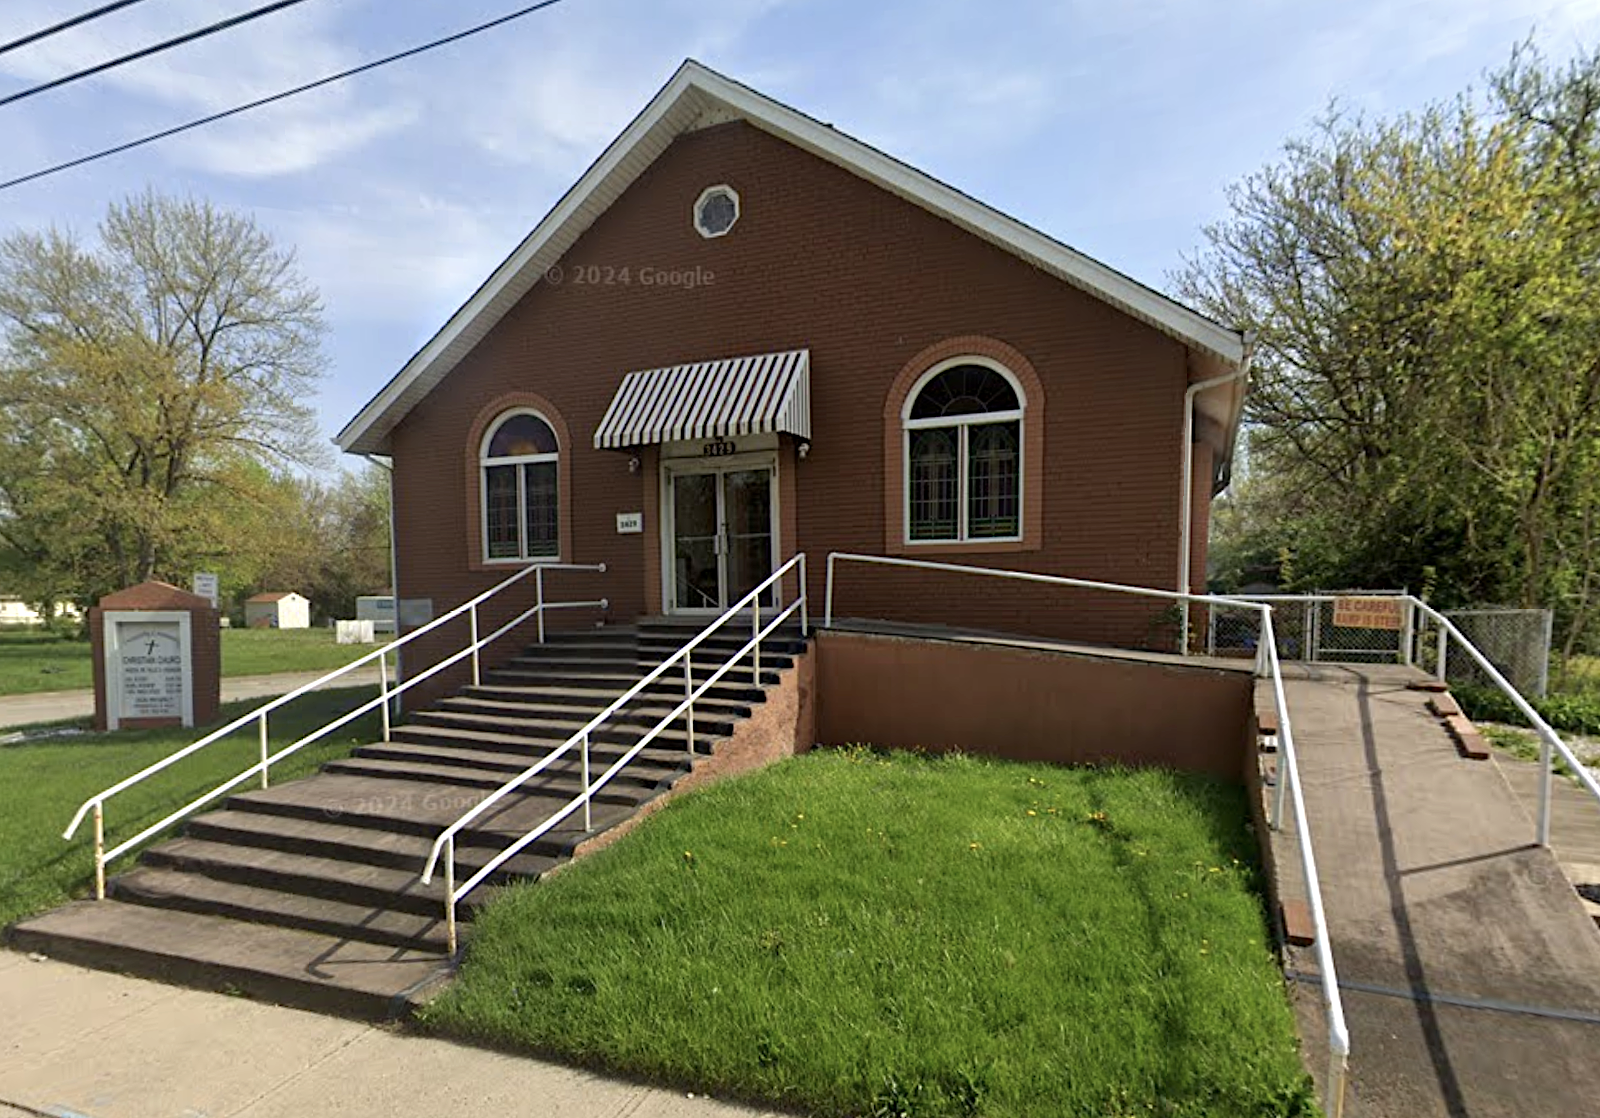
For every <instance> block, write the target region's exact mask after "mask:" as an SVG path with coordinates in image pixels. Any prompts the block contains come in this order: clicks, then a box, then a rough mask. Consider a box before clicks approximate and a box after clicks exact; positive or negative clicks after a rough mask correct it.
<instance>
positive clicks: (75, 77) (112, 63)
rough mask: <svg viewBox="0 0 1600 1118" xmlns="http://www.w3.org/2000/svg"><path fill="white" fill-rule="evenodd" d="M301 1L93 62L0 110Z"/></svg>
mask: <svg viewBox="0 0 1600 1118" xmlns="http://www.w3.org/2000/svg"><path fill="white" fill-rule="evenodd" d="M305 2H306V0H274V2H273V3H271V4H263V5H262V6H261V7H259V8H252V9H251V10H250V11H248V12H240V13H239V14H238V15H235V16H229V17H228V18H227V19H219V20H218V21H217V22H216V23H212V24H208V25H207V26H205V27H197V28H195V29H194V30H193V31H186V32H184V33H183V34H182V35H175V36H173V37H172V38H170V39H164V40H162V41H161V42H159V43H152V44H151V45H150V46H147V47H140V48H139V49H138V50H136V51H131V52H129V53H128V54H124V55H121V56H120V57H117V58H111V59H107V60H106V61H105V62H97V63H96V64H95V65H93V66H88V67H85V68H84V69H82V70H76V71H74V72H72V73H70V74H65V75H63V76H61V77H59V78H51V79H50V80H49V81H47V82H40V83H39V84H38V85H34V86H29V87H28V88H27V89H22V90H18V91H17V92H16V93H10V94H7V95H6V96H4V97H0V108H4V107H5V106H7V105H12V104H15V103H16V102H18V101H23V100H26V99H27V98H29V97H37V96H38V95H39V94H41V93H48V92H50V90H52V89H60V88H61V87H62V86H64V85H71V84H72V83H73V82H80V81H82V80H83V79H84V78H92V77H94V76H95V75H96V74H103V73H105V72H106V71H107V70H115V69H117V68H118V67H119V66H126V65H127V64H128V63H130V62H138V61H139V60H140V59H141V58H149V57H151V56H152V55H157V54H162V53H164V52H166V51H169V50H175V49H176V48H178V47H182V46H187V45H188V44H190V43H194V42H198V41H199V40H201V39H205V38H209V37H210V36H212V35H217V34H220V33H222V32H223V31H229V30H232V29H233V28H235V27H239V26H242V25H243V24H246V23H251V22H253V21H255V20H258V19H261V18H262V17H264V16H270V15H272V14H273V13H274V12H281V11H283V9H285V8H292V7H294V6H295V5H296V4H304V3H305Z"/></svg>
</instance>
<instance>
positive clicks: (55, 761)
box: [0, 688, 377, 927]
mask: <svg viewBox="0 0 1600 1118" xmlns="http://www.w3.org/2000/svg"><path fill="white" fill-rule="evenodd" d="M374 692H375V689H374V688H347V689H344V690H332V691H318V692H314V693H312V694H310V695H307V696H306V697H305V698H303V699H299V700H296V701H295V702H293V703H290V704H289V705H288V706H287V707H286V708H285V709H284V710H283V712H282V713H281V714H279V715H276V716H274V718H273V719H272V720H271V721H270V722H269V726H270V728H271V730H272V741H273V744H274V745H275V746H284V745H288V744H290V743H291V742H292V741H294V740H295V739H296V738H298V737H300V736H301V735H303V734H305V733H306V732H308V731H310V730H313V729H315V728H316V727H318V726H320V725H323V724H324V723H326V722H328V721H329V720H330V719H331V718H333V717H334V716H335V715H337V714H339V713H342V712H344V711H347V710H349V709H351V708H352V707H354V706H355V705H356V704H357V703H359V702H361V701H362V700H365V699H367V698H369V697H371V695H372V694H373V693H374ZM254 705H257V704H254V703H230V704H228V705H227V706H225V707H224V708H223V720H224V721H226V720H230V719H233V718H236V717H238V716H239V715H241V714H243V713H245V712H246V711H247V710H249V709H251V708H252V707H253V706H254ZM219 724H220V723H219ZM203 732H204V731H203V730H198V731H197V730H138V731H128V732H125V733H115V734H86V735H83V736H80V737H68V738H58V739H53V740H47V741H36V742H31V743H20V744H16V745H0V788H3V789H5V790H6V794H5V803H6V807H5V810H4V811H0V927H4V926H5V925H7V924H10V923H12V922H13V921H16V920H18V919H20V918H22V917H24V916H27V915H29V914H31V913H35V912H39V911H41V910H43V909H47V908H53V907H54V906H56V905H58V904H61V903H63V902H65V901H67V900H70V899H72V898H73V897H77V896H82V895H85V894H86V893H88V892H89V891H90V890H91V889H92V888H93V882H94V857H93V832H92V829H91V827H90V824H89V822H88V821H87V820H86V821H85V824H84V826H83V827H82V828H80V829H79V831H78V834H77V836H76V837H75V838H74V839H73V840H72V841H71V842H68V841H65V840H63V839H62V837H61V832H62V831H63V830H65V829H66V826H67V824H68V823H69V822H70V821H71V819H72V814H73V812H75V811H77V810H78V805H79V804H81V803H82V802H83V801H84V800H86V799H87V798H88V797H90V796H92V795H94V794H95V793H96V792H99V791H101V790H102V789H104V788H107V787H109V786H110V785H112V784H115V783H116V782H117V781H119V780H121V779H122V778H123V777H126V776H130V775H132V774H133V773H135V772H138V771H139V770H140V769H142V768H144V767H145V766H146V765H149V764H152V763H153V762H155V761H158V760H160V759H161V758H162V757H164V756H166V755H167V754H169V753H171V752H173V751H174V750H176V749H179V748H181V747H182V746H185V745H187V744H189V743H190V742H192V741H194V740H196V738H198V737H199V736H200V734H202V733H203ZM376 734H377V715H376V714H372V715H368V716H365V717H363V718H360V719H357V720H356V721H355V722H352V723H351V724H350V725H348V726H346V727H344V728H343V729H342V730H340V731H339V732H338V733H335V734H332V735H330V736H329V737H328V738H325V739H323V740H322V741H319V742H316V743H314V744H312V745H309V746H306V747H305V748H304V749H302V750H301V751H300V752H299V753H297V754H295V755H294V756H292V757H290V758H288V759H287V760H286V761H284V762H283V763H282V764H281V765H275V766H273V769H272V779H273V781H274V782H282V781H284V780H289V779H292V778H293V777H296V776H304V775H305V774H307V773H309V772H311V771H313V770H314V769H315V768H316V767H317V766H318V765H320V764H322V763H323V762H324V761H328V760H332V759H333V758H334V757H337V756H341V755H343V754H344V753H346V752H348V751H349V749H350V747H351V745H352V744H353V743H356V742H365V741H371V740H373V738H374V737H375V735H376ZM259 750H260V744H259V741H258V739H257V738H256V732H255V729H254V727H253V726H252V727H250V728H248V729H246V730H245V731H243V732H241V733H238V734H234V735H231V736H229V737H227V738H225V739H223V740H222V741H219V742H216V743H215V744H213V745H211V746H208V747H207V748H206V749H203V750H201V751H200V752H199V753H197V754H195V755H194V756H192V757H188V758H185V759H184V760H182V761H179V762H178V763H177V764H175V765H173V766H172V767H171V768H170V769H167V770H166V771H164V772H162V773H159V774H157V775H156V776H153V777H151V778H150V779H149V780H147V781H145V782H143V783H141V784H138V785H136V786H134V787H133V788H130V789H129V790H128V791H126V792H123V793H121V794H120V795H118V796H115V797H113V798H112V799H111V800H110V801H108V802H107V804H106V845H107V846H108V847H109V846H112V845H115V844H116V843H118V842H120V841H122V839H124V838H127V837H129V836H131V835H134V834H136V833H138V832H139V831H140V830H142V829H143V828H145V827H147V826H149V825H150V824H151V823H154V822H155V821H156V820H158V819H160V818H162V817H163V816H164V815H166V814H168V813H169V812H171V811H173V810H174V809H176V808H178V807H181V806H182V805H183V804H185V803H187V802H188V801H189V800H191V799H193V798H194V797H195V796H198V795H200V794H201V793H203V792H206V791H208V790H210V789H211V788H214V787H216V786H217V785H218V784H220V783H222V782H223V781H224V780H226V779H228V778H229V777H232V776H234V775H236V774H238V773H240V772H243V771H244V770H245V769H246V768H248V767H249V766H250V765H251V764H252V763H254V761H255V760H256V759H257V757H258V756H259ZM252 786H253V785H247V786H246V789H248V787H252ZM114 868H115V867H114Z"/></svg>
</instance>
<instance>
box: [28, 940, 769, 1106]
mask: <svg viewBox="0 0 1600 1118" xmlns="http://www.w3.org/2000/svg"><path fill="white" fill-rule="evenodd" d="M0 1021H4V1022H5V1025H4V1026H3V1028H0V1118H15V1116H17V1115H29V1116H30V1118H31V1116H36V1115H41V1114H43V1115H70V1116H72V1118H182V1116H190V1118H194V1116H200V1115H205V1116H209V1118H225V1116H234V1115H238V1116H240V1118H304V1116H305V1115H309V1114H318V1115H321V1114H326V1115H352V1116H361V1118H364V1116H366V1115H376V1114H382V1115H387V1116H389V1118H442V1116H447V1115H455V1114H462V1115H465V1114H474V1115H477V1114H538V1115H541V1116H544V1115H550V1116H553V1118H624V1116H626V1118H755V1116H757V1115H761V1114H763V1113H765V1112H763V1111H757V1110H751V1109H748V1108H746V1107H742V1106H735V1105H730V1104H726V1103H721V1102H716V1101H713V1100H710V1099H705V1098H691V1097H689V1096H688V1095H686V1094H684V1093H683V1092H680V1091H668V1090H663V1089H660V1088H655V1087H646V1086H642V1085H640V1084H637V1083H625V1082H620V1081H617V1080H612V1079H605V1078H602V1077H600V1076H597V1075H593V1074H590V1073H588V1072H583V1071H577V1070H574V1069H572V1068H566V1067H561V1066H558V1065H555V1064H549V1063H544V1062H541V1061H538V1060H533V1059H524V1058H521V1057H515V1056H506V1055H501V1054H498V1053H494V1052H488V1051H484V1050H481V1049H477V1048H469V1047H463V1046H460V1045H456V1044H451V1043H449V1042H448V1041H442V1040H433V1039H428V1038H423V1037H417V1036H410V1035H406V1034H403V1033H397V1032H394V1031H392V1030H388V1029H383V1028H375V1027H373V1026H370V1025H361V1024H356V1023H353V1022H350V1021H344V1020H339V1019H337V1018H332V1017H322V1016H319V1015H317V1014H313V1013H303V1012H301V1011H299V1010H293V1009H282V1008H280V1007H277V1006H271V1005H264V1004H262V1003H260V1002H253V1001H247V1000H245V999H243V998H230V997H226V996H224V995H221V994H207V993H201V992H198V991H194V990H184V989H178V988H176V987H172V986H164V985H160V984H158V983H154V982H145V981H141V980H138V979H132V978H123V977H120V976H118V975H113V974H106V973H102V972H99V971H88V970H81V969H79V968H77V967H73V966H68V965H66V964H64V963H57V962H50V961H44V962H35V961H33V960H32V959H30V958H29V957H28V956H26V955H21V954H18V953H16V952H10V951H0Z"/></svg>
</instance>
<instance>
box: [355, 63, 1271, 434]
mask: <svg viewBox="0 0 1600 1118" xmlns="http://www.w3.org/2000/svg"><path fill="white" fill-rule="evenodd" d="M696 93H698V94H699V95H700V96H699V97H698V98H696V100H698V101H701V102H702V105H701V108H704V107H705V105H704V102H706V101H709V102H710V103H711V104H712V105H716V104H717V103H720V105H721V106H725V107H726V108H727V109H730V110H731V111H732V114H733V116H734V117H735V118H743V119H745V120H747V121H749V122H750V123H751V124H752V125H754V126H755V127H758V128H761V129H763V130H764V131H767V132H770V133H772V134H773V135H775V136H778V137H780V138H781V139H784V140H787V141H788V142H790V143H793V144H795V145H796V146H798V147H801V148H803V149H805V150H807V151H810V152H812V153H813V154H815V155H817V156H819V157H820V158H824V159H827V160H828V161H830V162H832V163H835V164H838V165H840V166H842V167H844V168H845V169H847V170H849V171H851V172H852V173H854V174H856V175H858V176H860V177H861V178H863V179H866V180H867V181H869V182H872V183H874V184H876V185H878V186H881V187H882V188H884V189H886V190H889V191H892V192H893V193H895V194H897V195H899V196H901V197H903V198H905V199H907V200H908V201H911V202H913V203H914V204H916V205H919V206H921V207H922V208H924V209H926V210H928V211H929V212H931V213H933V214H935V215H936V216H940V217H943V218H945V219H946V220H948V221H951V222H952V223H954V224H956V225H957V226H960V227H962V228H964V229H967V230H968V231H970V232H972V233H974V234H976V235H978V236H981V237H983V238H984V239H985V240H988V241H990V242H991V243H993V244H995V245H997V246H999V247H1001V248H1003V249H1005V250H1007V251H1009V252H1011V253H1013V254H1014V255H1016V256H1018V257H1021V258H1022V259H1024V260H1027V261H1028V262H1029V263H1031V264H1033V265H1034V266H1035V267H1038V268H1041V269H1043V270H1044V271H1046V272H1049V273H1051V274H1053V275H1055V276H1057V277H1059V278H1061V279H1063V280H1064V281H1066V282H1068V283H1071V284H1073V285H1074V286H1076V287H1079V288H1080V289H1082V290H1084V291H1086V292H1088V293H1089V294H1091V295H1093V296H1095V297H1097V298H1099V299H1101V300H1103V301H1105V302H1107V303H1110V304H1111V305H1113V306H1115V307H1118V308H1119V309H1121V310H1123V311H1125V312H1127V313H1129V314H1131V315H1133V316H1134V317H1136V318H1139V319H1140V320H1142V321H1144V322H1147V323H1149V324H1150V325H1152V326H1154V327H1156V328H1157V329H1160V330H1162V331H1163V332H1165V333H1167V334H1169V335H1171V336H1173V337H1175V338H1177V339H1178V340H1180V341H1182V342H1184V343H1185V344H1188V345H1192V346H1195V347H1197V348H1199V349H1201V350H1204V351H1206V352H1208V353H1211V354H1213V355H1215V356H1216V357H1218V358H1220V359H1221V360H1223V361H1224V362H1226V363H1228V364H1230V365H1233V366H1237V365H1238V364H1240V363H1241V362H1242V361H1243V360H1244V339H1243V336H1242V335H1241V334H1239V333H1238V332H1237V331H1234V330H1230V329H1228V328H1227V327H1225V326H1222V325H1221V324H1219V323H1216V322H1213V321H1212V320H1211V319H1209V318H1206V317H1205V316H1204V315H1202V314H1199V313H1198V312H1196V311H1194V310H1191V309H1190V308H1188V307H1186V306H1184V305H1183V304H1181V303H1178V302H1177V301H1175V300H1173V299H1169V298H1167V297H1166V296H1165V295H1162V294H1161V293H1160V292H1158V291H1155V290H1153V289H1152V288H1149V287H1146V286H1144V285H1143V284H1141V283H1139V282H1138V281H1137V280H1134V279H1132V278H1130V277H1128V276H1125V275H1123V274H1122V273H1121V272H1118V271H1116V270H1115V269H1113V268H1110V267H1107V266H1106V265H1104V264H1102V263H1100V262H1099V261H1097V260H1094V259H1092V258H1090V257H1088V256H1085V255H1083V254H1082V253H1080V252H1078V251H1077V250H1075V249H1073V248H1070V247H1068V246H1067V245H1064V244H1062V243H1061V242H1060V241H1057V240H1054V239H1053V238H1051V237H1048V236H1046V235H1045V234H1043V233H1041V232H1039V231H1038V230H1037V229H1034V228H1032V227H1031V226H1028V225H1025V224H1023V223H1022V222H1020V221H1017V220H1016V219H1015V218H1012V217H1009V216H1007V215H1006V214H1003V213H1001V212H1000V211H998V210H996V209H994V208H992V207H990V206H986V205H984V204H983V203H981V202H979V201H977V200H976V199H974V198H972V197H970V196H969V195H966V194H963V193H962V192H960V191H959V190H956V189H955V188H953V187H951V186H948V185H946V184H945V183H942V182H940V181H939V180H937V179H935V178H932V177H931V176H929V175H927V174H925V173H923V172H921V171H918V170H917V169H916V168H914V167H911V166H910V165H908V164H906V163H902V162H901V161H900V160H898V159H895V158H894V157H892V156H890V155H887V154H885V153H884V152H881V151H879V150H878V149H877V148H874V147H872V146H870V145H868V144H865V143H863V142H861V141H860V140H857V139H854V138H853V137H850V136H847V135H845V134H844V133H842V132H839V131H838V130H836V129H834V128H832V127H830V126H829V125H826V124H823V123H822V122H821V121H818V120H815V119H813V118H811V117H809V116H806V115H805V114H804V113H801V112H799V111H797V110H795V109H792V108H790V107H789V106H787V105H783V104H781V103H779V102H777V101H774V100H772V99H771V98H770V97H767V96H765V95H764V94H761V93H758V92H756V91H755V90H753V89H751V88H749V87H748V86H744V85H741V84H739V83H738V82H735V81H733V80H731V79H729V78H726V77H724V76H722V75H721V74H718V73H717V72H715V71H714V70H709V69H707V68H706V67H704V66H702V65H701V64H700V63H698V62H695V61H693V60H692V59H691V60H688V61H686V62H684V63H683V65H682V66H680V67H679V68H678V71H677V73H675V74H674V75H673V76H672V79H671V80H670V81H668V82H667V84H666V85H665V86H663V87H662V89H661V91H660V92H659V93H657V94H656V95H655V97H654V98H652V99H651V101H650V103H649V104H648V105H647V106H645V108H644V110H643V111H642V112H641V113H640V114H639V115H638V116H637V117H635V118H634V119H633V121H632V123H630V124H629V125H628V127H627V128H626V129H624V130H623V132H622V134H621V135H619V136H618V137H617V138H616V139H615V140H613V141H612V142H611V144H610V146H608V147H607V148H606V150H605V151H604V152H603V153H602V154H601V156H600V158H599V159H597V160H595V162H594V163H593V164H592V165H591V166H590V167H589V169H588V170H587V171H586V172H584V174H583V176H582V177H581V178H580V179H579V180H578V181H577V182H576V183H574V184H573V186H572V188H571V189H570V190H568V191H567V193H566V194H564V195H563V196H562V198H561V200H560V201H559V202H557V203H556V205H555V207H554V208H553V209H552V210H551V211H550V212H549V213H548V214H547V215H546V216H545V218H544V220H542V221H540V222H539V224H538V225H537V226H536V227H535V228H534V230H533V232H531V233H530V234H528V236H527V237H526V238H525V239H524V240H523V242H522V243H521V244H520V245H519V246H517V249H516V251H514V252H513V253H512V254H511V255H510V256H509V257H507V258H506V259H505V261H503V262H502V263H501V265H500V266H499V267H498V268H496V269H495V270H494V272H493V273H492V274H491V275H490V276H489V278H488V279H487V280H485V281H484V283H483V285H482V286H481V287H479V288H478V290H477V291H476V292H475V293H474V294H473V296H472V298H471V299H469V300H468V301H467V302H466V303H465V304H464V305H463V306H462V307H461V309H460V310H458V311H456V313H455V314H454V315H452V316H451V317H450V320H449V322H447V323H446V324H445V326H444V327H443V329H441V330H440V331H439V333H438V334H436V335H435V336H434V337H433V338H432V340H430V341H429V342H428V343H427V344H426V345H425V346H423V347H422V349H420V350H419V351H417V353H416V355H415V356H413V357H412V358H411V360H410V361H408V362H406V365H405V367H404V368H402V369H401V370H400V372H399V373H397V374H396V375H395V377H394V379H392V380H391V381H390V382H389V383H388V384H387V385H385V386H384V387H383V389H382V390H381V391H380V392H379V393H378V394H377V395H376V396H375V397H373V399H372V400H371V402H369V403H368V404H367V405H366V407H364V408H362V409H361V411H360V412H359V413H358V414H357V415H356V417H355V418H354V419H352V420H351V421H350V422H349V423H348V424H346V425H345V428H344V429H343V430H342V431H340V432H339V434H338V435H337V436H336V437H335V439H334V441H335V442H336V443H337V444H338V445H339V447H340V448H341V449H343V450H345V451H347V452H351V453H366V454H373V453H387V452H388V450H389V447H388V444H387V440H388V434H389V432H390V431H391V430H392V429H393V428H394V426H395V425H396V424H397V423H398V422H399V421H400V420H401V419H402V418H403V417H404V415H405V413H406V412H407V411H409V410H410V408H411V406H413V405H414V404H415V403H416V402H418V401H419V400H420V399H421V398H422V396H424V395H426V394H427V392H429V391H430V390H431V389H432V388H433V387H434V385H435V384H437V383H438V382H439V380H441V379H442V378H443V377H444V375H445V374H446V373H448V371H449V370H450V368H452V367H453V366H454V365H455V363H456V361H458V360H460V358H461V357H463V356H465V352H466V350H468V349H470V348H471V346H473V345H476V344H477V342H478V341H479V340H481V339H482V337H483V336H484V335H485V334H487V333H488V331H489V330H490V329H491V328H492V327H493V325H494V324H495V323H496V322H498V321H499V320H500V318H501V316H502V315H504V314H505V313H506V311H508V310H509V309H510V306H511V304H512V303H514V302H515V300H516V299H519V298H521V297H522V296H523V295H524V294H526V292H527V291H528V290H529V289H531V288H532V287H533V286H534V284H535V283H537V282H538V276H539V275H540V274H542V270H543V268H544V267H548V266H549V264H551V263H554V260H546V261H541V260H540V255H541V253H543V252H544V251H545V250H546V249H547V248H548V247H549V246H550V245H551V242H552V241H555V240H558V239H561V240H565V241H566V243H567V244H570V243H571V241H572V240H574V239H576V237H577V235H578V233H581V232H582V229H583V228H587V226H588V224H589V223H592V222H593V220H594V219H595V217H597V216H598V213H589V214H587V220H584V217H585V215H584V210H585V207H587V206H588V204H589V203H590V201H591V199H592V197H593V196H594V195H595V194H596V193H597V192H598V191H601V190H602V189H604V188H606V187H608V186H609V187H610V188H611V190H612V191H613V192H614V193H615V194H620V193H621V192H622V190H624V189H626V186H627V185H628V184H631V182H632V181H633V179H634V178H636V177H637V175H638V173H639V172H640V171H642V170H643V168H642V167H641V168H633V169H630V170H624V169H623V165H624V164H625V163H626V162H627V160H628V158H629V157H630V156H631V155H632V154H633V153H634V151H635V150H636V149H637V148H638V147H639V146H640V145H641V144H643V143H645V142H646V141H647V140H650V139H651V138H652V137H653V134H655V133H658V132H659V133H662V135H660V136H656V137H654V138H656V139H657V140H658V142H660V144H661V147H662V148H663V150H664V149H665V147H666V144H667V143H669V142H670V141H671V139H672V138H673V137H675V136H677V135H678V134H680V133H682V132H684V131H686V130H688V128H689V127H691V126H692V125H693V124H694V122H695V121H696V120H697V119H698V118H699V116H700V115H701V114H700V112H699V111H698V110H693V109H691V108H689V107H687V106H686V107H685V112H684V113H683V114H681V118H680V119H676V120H669V119H668V118H669V116H671V114H672V113H673V110H675V109H678V108H679V107H680V104H682V103H683V102H684V101H685V99H686V98H688V97H690V96H691V95H692V94H696ZM613 179H616V180H617V181H613ZM607 204H608V205H609V203H607ZM574 225H576V226H578V227H577V228H576V229H575V230H574V229H570V228H569V226H574ZM565 247H566V246H565V245H562V246H560V248H561V251H565ZM530 269H531V270H532V272H533V275H532V278H531V279H530V278H526V273H528V272H529V271H530ZM518 288H520V290H518ZM508 295H509V297H510V301H509V302H507V303H506V304H505V305H503V306H497V303H500V302H501V301H502V300H504V299H506V297H507V296H508ZM413 396H414V397H415V398H413V399H410V400H409V403H408V402H407V400H408V397H413Z"/></svg>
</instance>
